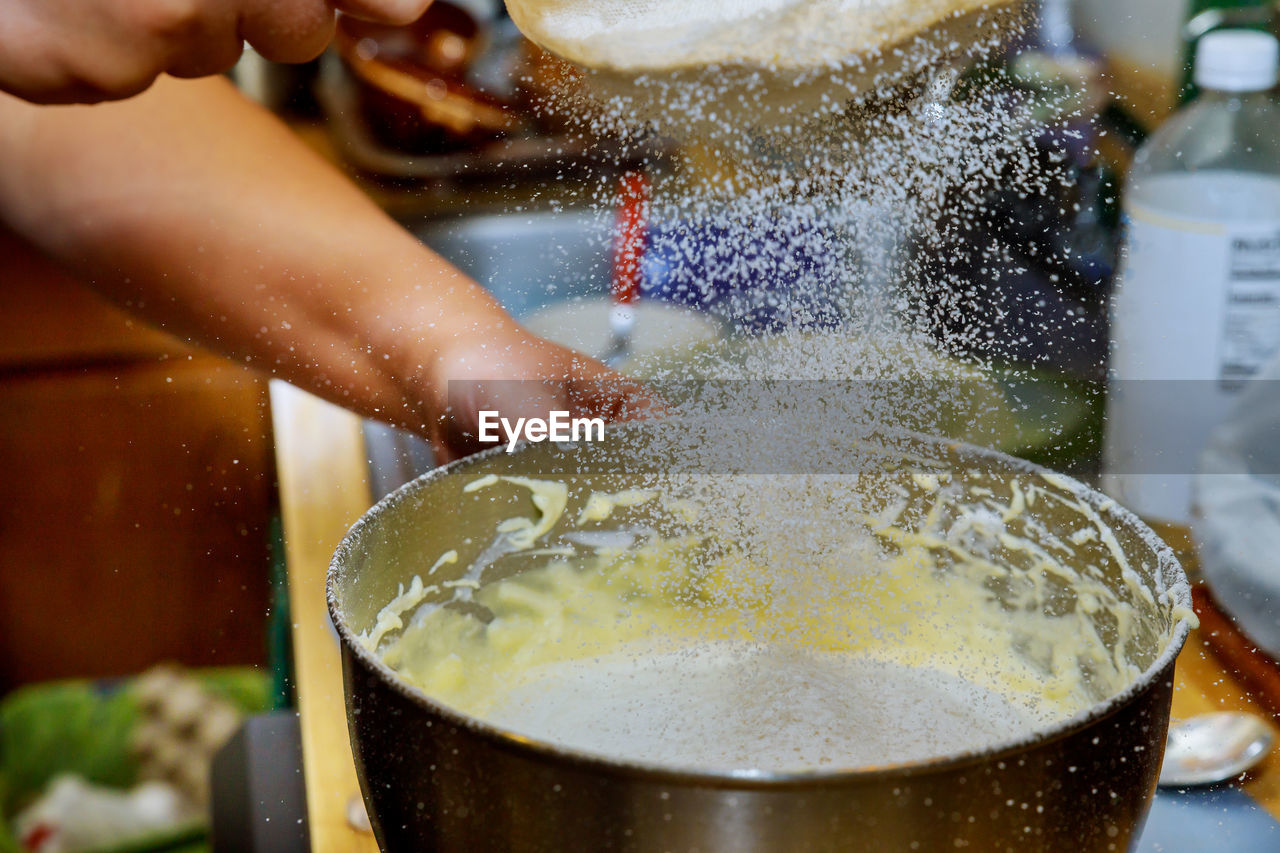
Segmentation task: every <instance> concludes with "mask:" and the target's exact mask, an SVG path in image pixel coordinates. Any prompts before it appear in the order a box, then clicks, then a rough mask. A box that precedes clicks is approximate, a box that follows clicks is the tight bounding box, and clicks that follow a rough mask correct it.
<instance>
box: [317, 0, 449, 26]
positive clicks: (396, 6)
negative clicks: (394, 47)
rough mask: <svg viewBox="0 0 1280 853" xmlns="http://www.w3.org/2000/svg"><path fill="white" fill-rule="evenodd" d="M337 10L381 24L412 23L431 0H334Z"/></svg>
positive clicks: (419, 16) (420, 15)
mask: <svg viewBox="0 0 1280 853" xmlns="http://www.w3.org/2000/svg"><path fill="white" fill-rule="evenodd" d="M333 5H334V7H335V8H336V9H338V11H340V12H342V13H344V14H347V15H351V16H352V17H355V18H362V19H364V20H366V21H377V22H378V23H382V24H394V25H397V26H399V25H403V24H412V23H413V22H414V21H416V20H418V19H419V18H421V17H422V13H423V12H425V11H427V7H428V6H430V5H431V0H334V4H333Z"/></svg>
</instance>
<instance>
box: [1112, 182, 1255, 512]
mask: <svg viewBox="0 0 1280 853" xmlns="http://www.w3.org/2000/svg"><path fill="white" fill-rule="evenodd" d="M1126 224H1127V252H1126V256H1125V260H1124V263H1123V265H1122V269H1121V273H1120V277H1119V279H1118V283H1117V287H1116V292H1115V294H1114V296H1113V299H1112V330H1111V337H1112V354H1111V382H1110V393H1109V399H1108V404H1107V426H1106V448H1105V460H1104V466H1105V471H1106V474H1107V476H1106V478H1105V480H1104V484H1105V486H1106V488H1107V489H1108V491H1110V492H1111V493H1112V494H1113V495H1114V496H1115V497H1116V498H1117V499H1119V500H1120V501H1121V502H1122V503H1124V504H1126V505H1128V506H1129V507H1130V508H1131V509H1133V510H1135V511H1136V512H1138V513H1140V514H1142V515H1145V516H1147V517H1151V518H1157V519H1161V520H1166V521H1176V522H1185V521H1187V520H1189V518H1190V516H1191V498H1192V482H1193V477H1194V474H1195V471H1196V465H1197V462H1198V459H1199V456H1200V453H1201V452H1202V451H1203V450H1204V447H1205V445H1206V444H1207V442H1208V440H1209V436H1210V433H1211V432H1212V430H1213V428H1214V427H1215V426H1217V425H1218V424H1219V423H1221V421H1222V420H1223V419H1224V418H1225V417H1226V416H1227V414H1228V412H1229V411H1230V408H1231V404H1232V402H1233V401H1234V399H1235V398H1236V396H1237V395H1238V392H1239V390H1240V388H1241V386H1242V384H1243V383H1244V381H1245V380H1247V379H1249V378H1251V377H1253V376H1255V375H1256V374H1257V373H1258V372H1259V371H1261V370H1262V369H1263V368H1264V367H1265V366H1266V365H1267V364H1268V363H1269V362H1270V361H1271V359H1273V358H1274V357H1276V355H1277V354H1278V353H1280V220H1271V221H1268V220H1262V221H1258V220H1254V221H1248V222H1239V221H1213V220H1208V219H1204V220H1201V219H1192V218H1187V217H1180V216H1169V215H1167V214H1165V213H1162V212H1159V211H1155V210H1152V209H1150V208H1147V207H1144V206H1141V205H1137V204H1132V203H1131V204H1130V206H1129V208H1128V211H1127V223H1126Z"/></svg>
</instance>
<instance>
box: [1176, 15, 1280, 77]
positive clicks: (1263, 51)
mask: <svg viewBox="0 0 1280 853" xmlns="http://www.w3.org/2000/svg"><path fill="white" fill-rule="evenodd" d="M1278 76H1280V42H1277V41H1276V37H1275V36H1273V35H1271V34H1270V33H1264V32H1259V31H1258V30H1215V31H1213V32H1211V33H1209V34H1208V35H1206V36H1204V37H1203V38H1202V39H1200V44H1199V45H1198V47H1197V48H1196V74H1195V80H1196V85H1197V86H1199V87H1200V88H1202V89H1218V90H1219V91H1223V92H1262V91H1265V90H1267V89H1270V88H1271V87H1273V86H1275V85H1276V80H1277V77H1278Z"/></svg>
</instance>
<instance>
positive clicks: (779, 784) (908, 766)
mask: <svg viewBox="0 0 1280 853" xmlns="http://www.w3.org/2000/svg"><path fill="white" fill-rule="evenodd" d="M638 426H640V427H641V428H642V425H638ZM903 435H904V436H907V437H909V438H911V439H913V440H916V441H922V442H924V443H928V444H933V445H935V446H938V447H943V448H946V449H948V450H950V451H952V452H956V451H959V452H962V453H965V454H969V455H972V456H976V457H985V458H987V459H991V460H994V461H997V462H999V463H1000V464H1002V465H1005V466H1007V467H1008V468H1010V469H1012V470H1015V471H1020V472H1022V473H1025V474H1036V473H1037V472H1044V471H1047V470H1048V469H1045V468H1043V467H1042V466H1039V465H1035V464H1033V463H1030V462H1027V461H1025V460H1023V459H1018V458H1016V457H1012V456H1008V455H1006V454H1004V453H1000V452H999V451H995V450H989V449H987V448H983V447H977V446H975V445H971V444H967V443H965V442H960V441H953V440H950V439H943V438H938V437H935V436H926V435H921V434H918V433H907V432H904V433H903ZM527 447H528V445H526V444H521V445H518V446H517V447H516V449H515V452H516V453H520V452H522V451H524V450H525V449H527ZM506 455H507V450H506V448H505V447H502V446H498V447H494V448H491V449H489V450H484V451H482V452H480V453H477V454H474V455H472V456H468V457H466V458H463V459H458V460H455V461H453V462H451V463H449V464H447V465H443V466H440V467H439V468H435V469H433V470H431V471H428V472H427V473H426V474H423V475H422V476H421V477H418V478H417V479H415V480H412V481H411V482H409V483H406V484H405V485H403V486H401V487H400V488H398V489H396V490H395V491H394V492H392V493H390V494H388V495H387V496H386V497H384V498H383V499H382V500H380V501H378V503H376V504H375V505H374V506H373V507H372V508H370V509H369V510H368V511H367V512H366V513H365V514H364V515H363V516H361V517H360V519H359V520H358V521H357V522H356V523H355V524H354V525H352V527H351V529H350V530H348V531H347V534H346V536H345V537H343V540H342V542H341V544H339V546H338V549H337V551H335V552H334V556H333V559H332V560H331V561H330V564H329V572H328V576H327V579H326V584H325V585H326V598H327V600H328V603H329V617H330V619H332V621H333V624H334V626H335V628H336V629H337V631H338V634H339V636H340V637H341V638H342V642H343V643H344V644H345V645H346V647H347V649H348V651H349V652H350V653H351V654H353V655H355V656H356V658H357V659H358V660H359V661H360V662H361V663H363V664H364V665H365V666H366V667H368V668H369V669H370V670H372V671H373V672H375V673H377V674H378V676H379V677H381V679H382V680H383V681H384V682H386V684H387V685H388V686H390V687H391V688H392V689H394V690H395V691H396V692H397V693H399V694H401V695H402V696H403V697H404V698H406V699H408V700H409V701H410V702H413V703H414V704H416V705H420V706H422V707H423V708H424V709H425V710H427V711H428V712H430V713H432V714H434V715H436V716H438V717H440V718H442V719H444V720H445V721H447V722H448V723H451V724H453V725H456V726H459V727H462V728H465V729H467V730H469V731H471V732H472V733H473V734H475V735H477V736H478V737H480V738H482V739H483V740H485V741H488V742H489V743H491V744H492V745H494V746H496V747H499V748H501V749H504V750H508V751H511V752H515V753H518V754H523V755H525V756H527V757H529V758H531V759H535V760H538V761H542V762H553V763H556V764H561V765H570V766H579V767H583V768H586V769H589V770H591V771H594V772H604V773H614V774H622V775H626V776H629V777H632V778H643V779H646V780H649V781H652V782H656V783H664V782H669V783H674V784H680V785H690V786H700V787H711V788H741V789H777V790H785V789H792V788H806V787H818V786H821V787H829V786H831V785H840V784H841V783H846V784H847V783H855V782H856V783H863V782H872V781H875V780H878V779H888V778H893V779H902V778H907V777H911V776H918V775H928V774H932V773H937V772H943V771H952V770H959V769H963V767H964V766H965V765H970V764H979V763H983V762H990V761H999V760H1001V759H1004V758H1009V759H1012V760H1015V761H1016V760H1017V759H1018V756H1019V755H1020V754H1022V753H1025V752H1026V750H1027V749H1028V748H1030V747H1034V746H1040V745H1044V744H1049V743H1053V742H1055V741H1058V740H1061V739H1064V738H1067V737H1070V736H1072V735H1074V734H1077V733H1079V732H1080V731H1082V730H1083V729H1086V728H1088V727H1090V726H1092V725H1095V724H1097V723H1099V722H1101V721H1103V720H1105V719H1106V718H1107V717H1109V716H1111V715H1113V714H1115V713H1116V712H1118V711H1119V710H1120V709H1121V708H1123V707H1124V706H1125V705H1127V704H1128V703H1129V702H1131V701H1133V700H1135V699H1137V698H1138V696H1139V695H1140V694H1142V693H1143V692H1144V691H1145V690H1147V688H1148V687H1149V685H1150V684H1151V683H1152V682H1154V680H1155V679H1156V678H1157V677H1159V675H1160V674H1161V673H1162V672H1164V671H1165V670H1166V669H1170V670H1171V669H1172V665H1173V662H1174V660H1175V659H1176V658H1177V656H1178V653H1179V652H1180V651H1181V650H1182V646H1183V644H1184V643H1185V642H1186V639H1187V636H1188V635H1189V633H1190V631H1191V623H1190V621H1189V620H1188V619H1187V618H1185V617H1184V618H1182V619H1180V620H1179V622H1178V623H1177V624H1176V625H1175V626H1174V628H1173V631H1172V633H1171V635H1170V637H1169V641H1168V642H1167V643H1166V645H1165V647H1164V649H1162V650H1161V652H1160V654H1159V655H1158V656H1157V657H1156V659H1155V660H1154V661H1152V663H1151V665H1150V666H1148V667H1147V668H1146V670H1144V671H1143V673H1142V674H1141V675H1140V676H1139V677H1138V678H1136V679H1135V680H1134V681H1133V682H1132V683H1131V684H1130V685H1129V686H1128V687H1126V688H1125V689H1124V690H1123V691H1121V692H1120V693H1117V694H1116V695H1115V696H1112V697H1111V698H1110V699H1108V700H1106V701H1105V702H1100V703H1097V704H1095V705H1093V706H1092V707H1090V708H1088V709H1086V710H1084V711H1081V712H1079V713H1077V714H1074V715H1072V716H1071V717H1069V718H1067V719H1066V720H1063V721H1062V722H1060V723H1057V724H1056V725H1053V726H1050V727H1047V728H1043V729H1033V730H1032V731H1031V732H1030V733H1029V734H1027V735H1025V736H1023V737H1020V738H1018V739H1016V740H1010V741H1008V742H1005V743H1001V744H998V745H996V746H994V747H991V748H989V749H986V750H970V751H966V752H959V753H955V754H952V755H947V756H942V757H939V758H932V759H927V760H923V761H910V762H902V763H895V764H882V765H874V766H869V767H861V768H856V769H847V768H846V769H827V770H806V771H792V772H766V771H757V770H707V769H702V768H681V767H676V766H672V765H666V764H663V765H659V764H648V763H644V762H636V761H623V760H620V759H616V758H610V757H608V756H604V755H600V754H597V753H592V752H586V751H582V750H575V749H569V748H566V747H561V746H556V745H554V744H550V743H545V742H542V741H537V740H534V739H532V738H529V737H528V736H526V735H520V734H518V733H516V732H514V731H510V730H507V729H503V728H501V727H500V726H496V725H493V724H492V723H488V722H485V721H484V720H481V719H479V718H478V717H472V716H470V715H468V714H464V713H462V712H460V711H458V710H456V709H455V708H453V707H451V706H449V705H446V704H444V703H442V702H439V701H437V700H435V699H433V698H432V697H431V696H429V695H428V694H427V693H426V692H424V691H423V690H421V689H419V688H417V687H415V686H413V685H411V684H409V683H408V682H406V681H405V680H404V679H403V678H401V677H400V676H399V675H398V674H397V673H396V671H395V670H393V669H392V668H391V667H389V666H387V665H386V664H385V663H384V662H383V661H382V659H381V658H380V657H379V656H378V655H376V654H375V653H373V652H371V651H369V650H368V649H367V648H365V646H364V644H362V643H361V642H360V641H359V639H358V638H357V635H356V632H355V631H354V630H353V629H352V628H351V625H350V624H349V623H348V622H347V619H346V615H345V613H344V612H343V610H342V602H341V601H339V598H338V578H339V575H340V574H341V573H342V571H343V566H344V565H345V564H347V563H348V562H350V559H349V558H350V556H353V555H354V554H355V553H356V552H357V551H358V550H359V545H360V542H361V539H362V536H363V533H364V530H365V529H366V528H367V527H370V526H372V525H374V524H377V523H379V520H380V518H381V516H382V515H384V514H385V513H387V512H389V511H390V510H391V509H392V508H393V507H395V506H396V505H397V504H399V503H400V502H401V501H403V500H406V499H408V498H409V497H410V496H412V495H413V494H415V493H417V492H418V491H420V490H422V489H425V488H427V486H428V484H430V483H431V482H434V481H435V480H437V479H440V478H443V477H448V476H453V475H455V474H459V473H461V472H463V471H465V470H466V469H467V468H470V467H473V466H475V465H478V464H480V463H482V462H485V461H488V460H489V459H492V458H494V457H498V456H506ZM1055 477H1058V478H1060V479H1061V481H1062V483H1063V484H1064V485H1066V486H1067V487H1069V488H1070V489H1071V490H1072V491H1073V492H1074V493H1075V494H1077V495H1078V496H1080V497H1081V498H1082V499H1084V500H1085V501H1086V502H1087V503H1088V504H1089V506H1090V507H1091V508H1093V509H1094V510H1095V511H1096V512H1098V513H1099V514H1100V515H1101V516H1103V517H1104V518H1107V520H1108V522H1110V523H1113V524H1114V523H1118V524H1120V525H1123V526H1127V527H1129V528H1131V529H1136V530H1138V531H1141V532H1143V533H1145V534H1147V536H1146V537H1144V538H1149V540H1150V541H1151V542H1152V543H1153V545H1154V546H1155V547H1154V552H1155V554H1154V555H1155V557H1156V559H1157V561H1158V563H1159V565H1160V568H1161V573H1162V577H1163V578H1164V581H1165V584H1166V591H1167V594H1168V596H1169V597H1170V598H1171V599H1172V600H1173V602H1174V603H1175V605H1181V606H1182V607H1183V608H1184V609H1185V611H1186V612H1188V613H1190V612H1191V586H1190V583H1189V582H1188V580H1187V577H1186V573H1185V572H1184V571H1183V569H1182V566H1181V564H1180V563H1179V562H1178V559H1177V557H1176V556H1175V554H1174V552H1173V549H1172V548H1170V547H1169V546H1168V545H1167V544H1166V543H1165V542H1164V541H1163V540H1162V539H1160V538H1159V537H1157V536H1155V534H1154V532H1152V531H1151V530H1150V528H1149V527H1148V526H1147V525H1146V524H1145V523H1144V522H1143V521H1141V520H1140V519H1139V518H1138V517H1137V516H1136V515H1134V514H1133V513H1132V512H1130V511H1129V510H1127V509H1125V508H1124V507H1122V506H1120V505H1119V504H1117V503H1116V502H1115V501H1113V500H1112V499H1110V498H1108V497H1106V496H1105V495H1103V494H1102V493H1101V492H1098V491H1097V490H1095V489H1093V488H1090V487H1088V486H1086V485H1084V484H1083V483H1081V482H1080V481H1078V480H1076V479H1074V478H1072V477H1069V476H1066V475H1063V474H1057V473H1056V472H1055ZM1171 579H1172V580H1171ZM348 689H350V686H348Z"/></svg>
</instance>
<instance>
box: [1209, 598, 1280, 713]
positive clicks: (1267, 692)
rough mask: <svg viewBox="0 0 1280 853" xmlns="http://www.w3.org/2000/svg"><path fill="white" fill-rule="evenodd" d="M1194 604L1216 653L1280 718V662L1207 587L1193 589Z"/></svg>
mask: <svg viewBox="0 0 1280 853" xmlns="http://www.w3.org/2000/svg"><path fill="white" fill-rule="evenodd" d="M1191 597H1192V604H1193V606H1194V607H1195V611H1196V615H1197V616H1199V617H1200V635H1201V636H1202V637H1204V641H1205V645H1207V646H1208V647H1209V649H1210V651H1212V652H1213V654H1214V656H1215V657H1217V658H1218V660H1220V661H1221V662H1222V663H1223V665H1224V666H1225V667H1226V668H1227V670H1228V671H1229V672H1232V673H1234V675H1235V677H1236V678H1237V679H1239V680H1240V681H1241V682H1243V683H1244V685H1245V686H1246V687H1247V688H1248V689H1249V691H1250V693H1251V695H1252V696H1253V697H1254V699H1256V700H1257V701H1258V704H1260V705H1262V706H1263V707H1265V708H1266V709H1267V710H1269V711H1270V712H1271V713H1272V714H1273V715H1275V716H1276V718H1277V719H1280V663H1277V662H1276V661H1275V660H1273V659H1272V658H1271V657H1269V656H1268V655H1267V654H1266V653H1265V652H1263V651H1261V650H1260V649H1259V648H1258V647H1257V646H1255V645H1254V644H1253V641H1252V640H1250V639H1249V638H1248V637H1247V636H1245V634H1244V633H1243V632H1242V631H1241V630H1240V629H1239V628H1237V627H1236V625H1235V623H1234V622H1233V621H1232V620H1231V617H1230V616H1228V615H1227V614H1226V613H1224V612H1223V611H1222V609H1221V608H1219V607H1218V605H1217V603H1216V602H1215V601H1214V600H1213V594H1212V593H1211V592H1210V591H1209V588H1208V587H1207V586H1204V585H1203V584H1198V585H1197V586H1196V587H1195V588H1194V589H1193V590H1192V591H1191Z"/></svg>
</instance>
